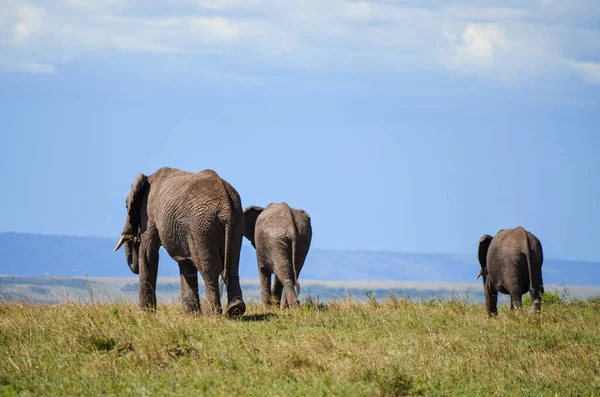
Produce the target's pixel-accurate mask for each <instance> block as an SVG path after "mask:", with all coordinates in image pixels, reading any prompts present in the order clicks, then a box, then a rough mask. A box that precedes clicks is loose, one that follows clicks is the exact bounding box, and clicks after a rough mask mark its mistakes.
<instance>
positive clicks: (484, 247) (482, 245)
mask: <svg viewBox="0 0 600 397" xmlns="http://www.w3.org/2000/svg"><path fill="white" fill-rule="evenodd" d="M492 239H493V237H492V236H490V235H489V234H484V235H483V236H481V238H480V239H479V250H478V256H479V264H480V265H481V268H482V269H483V268H484V267H486V265H487V264H486V257H487V253H488V249H489V248H490V244H491V243H492Z"/></svg>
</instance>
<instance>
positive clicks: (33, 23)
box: [0, 0, 600, 82]
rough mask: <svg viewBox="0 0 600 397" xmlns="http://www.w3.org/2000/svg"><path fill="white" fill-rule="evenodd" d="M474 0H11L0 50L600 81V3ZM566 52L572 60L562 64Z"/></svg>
mask: <svg viewBox="0 0 600 397" xmlns="http://www.w3.org/2000/svg"><path fill="white" fill-rule="evenodd" d="M477 4H478V3H465V2H459V1H455V0H448V1H446V2H444V4H443V6H429V7H427V6H425V5H424V4H423V3H422V2H419V1H417V0H407V1H403V2H401V3H394V2H380V1H369V0H363V1H353V0H304V1H302V2H282V1H279V0H270V1H269V0H267V1H258V0H247V1H246V0H171V1H170V2H168V4H165V3H164V2H163V1H160V0H147V1H145V2H143V3H139V2H134V1H131V0H106V1H93V0H65V1H63V2H56V1H53V0H31V1H30V2H29V3H26V4H23V3H22V2H21V1H19V0H5V1H4V2H0V52H2V53H4V55H2V58H3V59H4V60H5V62H4V64H7V63H10V62H8V61H7V60H8V59H9V58H10V60H11V62H12V63H14V64H18V63H19V62H22V61H20V60H22V59H28V60H30V61H29V62H30V64H31V65H35V64H37V65H39V66H38V67H34V66H30V67H21V68H20V70H30V71H35V70H36V69H38V70H40V71H41V70H50V68H48V67H51V68H59V69H60V64H62V63H65V62H69V61H70V60H72V59H74V58H77V57H85V56H87V55H88V54H92V55H93V54H98V53H100V52H102V55H101V57H108V56H111V54H112V53H115V52H119V53H122V54H123V53H125V54H127V53H148V54H163V55H166V56H177V57H180V58H181V57H183V58H186V59H188V60H189V62H182V63H181V64H182V65H184V64H190V65H194V64H197V62H198V61H201V62H202V63H203V67H204V68H207V69H208V68H210V63H211V62H214V61H215V60H217V59H218V60H219V62H220V63H219V65H222V64H223V62H221V61H222V60H223V59H226V58H227V57H229V65H232V66H231V67H232V68H235V67H236V66H235V65H238V64H243V65H254V66H257V67H259V68H260V67H268V68H270V69H273V68H275V69H277V68H283V69H289V68H295V69H311V70H321V69H329V70H339V69H346V70H350V69H356V68H363V69H367V70H377V69H386V70H388V71H399V70H403V71H404V70H408V69H416V68H423V67H428V68H439V69H441V70H447V71H450V72H452V73H462V74H467V75H475V76H477V77H478V78H480V77H484V78H489V79H501V80H507V79H508V80H520V79H528V78H532V77H534V76H536V75H540V74H544V73H546V74H549V73H550V74H551V73H566V72H569V70H570V69H574V70H576V71H577V72H578V73H580V75H581V76H582V77H584V78H585V80H586V81H588V82H595V81H596V80H595V77H594V76H595V72H594V70H595V69H594V64H592V65H591V66H590V65H588V64H586V63H582V62H581V60H580V59H579V58H580V57H583V58H585V59H595V58H597V57H598V55H600V54H599V52H600V49H598V48H597V45H595V44H594V43H597V41H596V40H594V38H597V37H598V36H599V34H598V32H597V31H593V29H592V30H590V28H589V27H588V28H586V26H589V20H590V18H593V16H594V15H598V11H596V10H595V7H594V4H595V3H594V1H588V0H581V4H580V6H579V7H577V9H573V8H568V7H565V6H563V5H561V4H560V2H553V1H546V2H543V3H542V2H539V1H536V0H523V1H516V0H515V1H513V0H507V1H500V0H497V1H496V0H492V1H489V2H486V6H479V5H477ZM586 10H587V12H586ZM564 15H567V16H568V17H566V18H565V17H563V16H564ZM590 15H592V17H590ZM577 21H582V22H581V26H579V25H578V24H577ZM574 26H577V29H575V28H574ZM586 43H587V44H586ZM574 48H580V49H581V50H580V51H579V53H578V52H577V51H576V50H574ZM101 57H100V58H101ZM198 57H201V59H200V58H198ZM564 59H572V60H573V64H568V65H566V66H565V62H564V61H563V60H564ZM225 63H226V62H225ZM44 65H45V66H46V67H44ZM218 67H220V66H218ZM5 69H6V67H5ZM12 69H16V68H12ZM52 70H54V69H52ZM228 72H229V71H228Z"/></svg>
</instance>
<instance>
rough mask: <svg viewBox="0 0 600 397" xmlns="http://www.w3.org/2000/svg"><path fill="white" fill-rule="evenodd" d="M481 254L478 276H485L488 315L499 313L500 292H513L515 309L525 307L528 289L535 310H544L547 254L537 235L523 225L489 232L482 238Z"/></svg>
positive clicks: (512, 300)
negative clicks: (542, 298)
mask: <svg viewBox="0 0 600 397" xmlns="http://www.w3.org/2000/svg"><path fill="white" fill-rule="evenodd" d="M478 255H479V263H480V264H481V270H480V272H479V274H478V275H477V278H479V277H480V276H483V286H484V290H485V305H486V308H487V311H488V315H490V316H496V315H497V314H498V308H497V302H498V291H500V292H502V293H503V294H509V295H510V303H511V310H512V309H519V310H520V309H522V308H523V306H522V303H521V297H522V295H523V294H525V293H526V292H527V291H529V294H530V296H531V302H532V308H531V309H532V311H536V310H540V309H541V302H540V300H541V297H540V294H541V293H543V292H544V282H543V281H542V264H543V262H544V254H543V252H542V244H541V243H540V240H538V239H537V237H535V236H534V235H533V234H532V233H531V232H528V231H527V230H525V229H524V228H523V227H521V226H519V227H516V228H514V229H502V230H500V231H499V232H498V233H496V236H495V237H492V236H490V235H488V234H485V235H483V236H482V237H481V239H479V253H478Z"/></svg>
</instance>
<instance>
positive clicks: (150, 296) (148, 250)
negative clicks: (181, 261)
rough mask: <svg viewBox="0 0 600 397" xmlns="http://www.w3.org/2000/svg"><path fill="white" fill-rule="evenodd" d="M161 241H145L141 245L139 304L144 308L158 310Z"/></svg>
mask: <svg viewBox="0 0 600 397" xmlns="http://www.w3.org/2000/svg"><path fill="white" fill-rule="evenodd" d="M159 248H160V243H159V242H158V243H157V242H153V241H143V242H142V243H141V245H140V255H139V266H140V276H139V280H140V290H139V305H140V307H141V308H143V309H148V310H156V278H157V276H158V249H159Z"/></svg>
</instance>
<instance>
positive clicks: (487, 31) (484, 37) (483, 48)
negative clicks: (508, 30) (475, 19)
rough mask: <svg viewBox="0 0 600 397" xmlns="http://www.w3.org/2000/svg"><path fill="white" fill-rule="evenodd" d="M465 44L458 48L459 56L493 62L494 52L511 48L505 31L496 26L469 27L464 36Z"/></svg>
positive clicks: (468, 59)
mask: <svg viewBox="0 0 600 397" xmlns="http://www.w3.org/2000/svg"><path fill="white" fill-rule="evenodd" d="M462 39H463V43H462V44H461V45H459V46H458V47H457V52H458V56H459V57H461V58H466V60H467V62H469V61H472V60H477V61H481V60H483V61H491V60H492V59H493V57H494V52H497V51H498V50H503V49H506V48H508V47H510V43H509V41H508V40H507V39H506V36H505V34H504V31H502V29H501V28H500V27H498V26H495V25H475V24H471V25H469V26H467V28H466V29H465V31H464V32H463V34H462Z"/></svg>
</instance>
